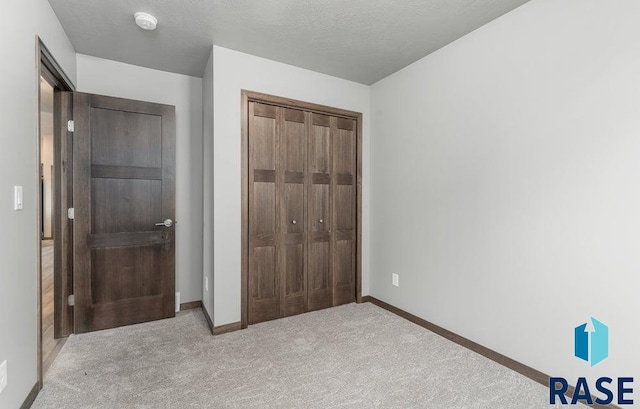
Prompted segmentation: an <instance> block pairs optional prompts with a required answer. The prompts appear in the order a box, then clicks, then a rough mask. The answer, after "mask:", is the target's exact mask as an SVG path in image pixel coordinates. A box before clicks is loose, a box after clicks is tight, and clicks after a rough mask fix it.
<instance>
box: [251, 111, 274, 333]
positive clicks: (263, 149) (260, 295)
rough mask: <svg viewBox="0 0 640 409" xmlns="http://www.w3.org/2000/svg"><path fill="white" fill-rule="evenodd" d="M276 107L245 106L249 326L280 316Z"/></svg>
mask: <svg viewBox="0 0 640 409" xmlns="http://www.w3.org/2000/svg"><path fill="white" fill-rule="evenodd" d="M277 118H278V117H277V108H276V107H275V106H272V105H264V104H257V103H253V102H252V103H250V104H249V134H250V138H249V202H250V203H251V205H250V210H249V271H250V273H249V323H250V324H255V323H258V322H262V321H267V320H272V319H276V318H278V317H279V316H280V293H281V290H280V275H279V274H278V271H280V262H281V259H280V257H278V248H277V247H278V244H279V235H280V230H281V228H280V223H279V220H280V207H279V201H278V200H277V199H276V196H277V194H278V191H280V190H281V187H280V185H281V184H282V181H278V177H277V175H276V173H278V172H277V171H278V170H279V169H278V168H279V166H278V165H277V164H278V161H279V154H278V150H279V147H280V138H279V133H278V132H277V128H278V120H277Z"/></svg>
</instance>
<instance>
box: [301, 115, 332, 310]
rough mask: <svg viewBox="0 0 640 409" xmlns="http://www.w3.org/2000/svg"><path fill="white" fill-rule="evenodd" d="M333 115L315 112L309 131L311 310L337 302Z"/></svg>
mask: <svg viewBox="0 0 640 409" xmlns="http://www.w3.org/2000/svg"><path fill="white" fill-rule="evenodd" d="M331 151H332V149H331V117H329V116H327V115H320V114H311V131H310V133H309V172H310V174H311V175H310V176H311V177H310V182H309V220H308V224H309V240H308V242H309V255H308V257H309V266H308V272H309V276H308V278H307V280H308V282H309V285H308V292H309V300H308V305H309V311H315V310H319V309H322V308H327V307H331V306H332V305H333V279H332V277H333V263H332V262H331V254H332V253H333V247H332V241H331V236H332V234H331V233H332V229H331V226H332V223H333V217H332V211H331V209H332V206H331V203H332V189H331V173H332V170H331V169H332V163H331V157H332V155H331Z"/></svg>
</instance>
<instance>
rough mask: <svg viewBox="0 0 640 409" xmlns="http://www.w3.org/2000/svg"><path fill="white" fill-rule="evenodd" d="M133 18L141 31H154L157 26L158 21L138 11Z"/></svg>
mask: <svg viewBox="0 0 640 409" xmlns="http://www.w3.org/2000/svg"><path fill="white" fill-rule="evenodd" d="M133 17H134V18H135V19H136V24H137V25H138V26H139V27H140V28H141V29H143V30H155V29H156V26H157V25H158V19H157V18H155V17H153V16H152V15H151V14H149V13H143V12H141V11H139V12H137V13H136V14H134V15H133Z"/></svg>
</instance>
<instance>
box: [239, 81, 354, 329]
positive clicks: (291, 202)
mask: <svg viewBox="0 0 640 409" xmlns="http://www.w3.org/2000/svg"><path fill="white" fill-rule="evenodd" d="M243 95H244V94H243ZM254 95H258V96H259V98H250V96H249V97H247V98H246V99H244V100H243V104H244V103H246V104H247V106H246V114H245V116H244V118H243V121H244V120H246V121H247V123H246V134H247V141H246V144H247V145H248V146H246V147H245V148H246V149H247V155H248V158H247V159H248V164H247V170H248V172H247V173H248V175H247V178H246V179H247V180H246V183H247V196H248V197H247V198H246V201H247V209H246V210H247V215H246V216H247V219H248V220H247V223H246V228H247V232H246V233H247V236H248V237H246V239H247V242H248V243H247V246H246V247H247V248H246V250H247V252H248V254H247V260H246V262H247V266H246V268H247V276H248V277H247V279H246V286H247V288H246V291H247V299H246V302H247V304H248V305H247V311H246V312H247V323H248V324H255V323H258V322H262V321H267V320H272V319H277V318H282V317H287V316H291V315H296V314H300V313H303V312H307V311H314V310H319V309H322V308H328V307H332V306H337V305H340V304H345V303H350V302H353V301H356V298H357V294H356V291H357V290H359V285H357V284H359V274H358V272H359V257H358V255H359V246H358V240H359V234H358V231H359V228H360V226H359V221H358V216H359V213H360V212H359V200H358V197H359V186H358V182H359V177H358V175H359V173H360V172H359V166H358V165H359V164H358V147H359V135H360V134H359V132H358V127H359V126H361V125H360V118H361V116H360V115H359V114H357V113H352V112H348V111H341V110H337V109H333V108H329V107H320V106H317V105H312V104H305V103H301V102H298V101H290V100H283V99H281V98H277V97H269V96H265V95H262V94H254ZM305 108H306V109H305ZM243 307H244V306H243Z"/></svg>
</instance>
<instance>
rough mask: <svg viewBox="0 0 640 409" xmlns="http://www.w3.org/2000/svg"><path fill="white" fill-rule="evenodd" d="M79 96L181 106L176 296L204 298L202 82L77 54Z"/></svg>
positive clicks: (178, 122)
mask: <svg viewBox="0 0 640 409" xmlns="http://www.w3.org/2000/svg"><path fill="white" fill-rule="evenodd" d="M78 91H80V92H87V93H92V94H100V95H107V96H113V97H119V98H128V99H134V100H140V101H148V102H155V103H160V104H168V105H174V106H175V107H176V215H175V218H176V221H177V222H178V223H177V224H176V227H175V228H176V291H179V292H180V301H181V302H183V303H184V302H189V301H196V300H200V299H201V297H202V245H201V243H202V79H201V78H194V77H189V76H186V75H179V74H173V73H169V72H164V71H157V70H152V69H149V68H142V67H138V66H135V65H129V64H124V63H120V62H115V61H110V60H104V59H101V58H96V57H90V56H87V55H83V54H78Z"/></svg>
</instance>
